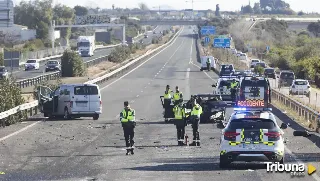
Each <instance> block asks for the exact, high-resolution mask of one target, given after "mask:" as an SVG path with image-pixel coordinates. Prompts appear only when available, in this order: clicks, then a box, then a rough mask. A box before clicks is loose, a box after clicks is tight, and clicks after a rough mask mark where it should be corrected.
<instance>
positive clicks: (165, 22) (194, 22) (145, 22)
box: [139, 20, 206, 26]
mask: <svg viewBox="0 0 320 181" xmlns="http://www.w3.org/2000/svg"><path fill="white" fill-rule="evenodd" d="M205 22H206V21H205V20H140V21H139V24H140V25H171V26H175V25H198V24H200V23H205Z"/></svg>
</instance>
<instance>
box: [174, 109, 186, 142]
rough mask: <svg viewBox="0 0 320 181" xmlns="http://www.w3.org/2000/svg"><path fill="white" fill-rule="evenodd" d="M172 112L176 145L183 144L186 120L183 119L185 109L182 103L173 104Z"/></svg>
mask: <svg viewBox="0 0 320 181" xmlns="http://www.w3.org/2000/svg"><path fill="white" fill-rule="evenodd" d="M173 112H174V124H175V125H176V128H177V139H178V146H183V145H184V144H183V141H184V135H185V127H186V120H185V111H184V108H183V107H182V104H181V103H180V104H178V105H175V106H174V108H173Z"/></svg>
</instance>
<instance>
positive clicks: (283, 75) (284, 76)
mask: <svg viewBox="0 0 320 181" xmlns="http://www.w3.org/2000/svg"><path fill="white" fill-rule="evenodd" d="M280 78H282V79H294V74H293V73H291V72H284V73H281V75H280Z"/></svg>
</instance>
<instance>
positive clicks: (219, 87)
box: [212, 76, 239, 102]
mask: <svg viewBox="0 0 320 181" xmlns="http://www.w3.org/2000/svg"><path fill="white" fill-rule="evenodd" d="M233 79H235V81H237V82H238V83H239V77H238V76H221V77H220V78H219V79H218V82H217V84H216V85H212V87H215V90H214V91H213V93H214V94H220V95H221V98H222V100H223V101H228V102H229V101H233V100H232V98H231V82H232V81H233Z"/></svg>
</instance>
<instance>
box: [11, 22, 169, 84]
mask: <svg viewBox="0 0 320 181" xmlns="http://www.w3.org/2000/svg"><path fill="white" fill-rule="evenodd" d="M169 28H170V27H169V26H158V27H157V29H156V32H157V34H153V32H148V38H144V36H141V37H139V38H138V39H137V40H136V41H137V42H138V41H140V40H141V39H142V40H143V43H144V44H145V45H150V44H151V43H152V38H153V37H159V36H160V34H159V31H163V30H165V29H169ZM113 49H114V48H107V49H97V50H96V51H95V53H94V56H92V57H82V59H83V61H84V62H87V61H89V60H92V59H95V58H98V57H101V56H106V55H109V54H110V53H111V51H112V50H113ZM58 60H59V61H60V59H58ZM45 68H46V66H45V62H42V63H41V64H40V69H39V70H29V71H25V70H24V69H22V70H19V71H15V72H13V76H14V77H15V78H16V79H17V80H22V79H27V78H32V77H36V76H39V75H43V74H48V73H51V72H45Z"/></svg>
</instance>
